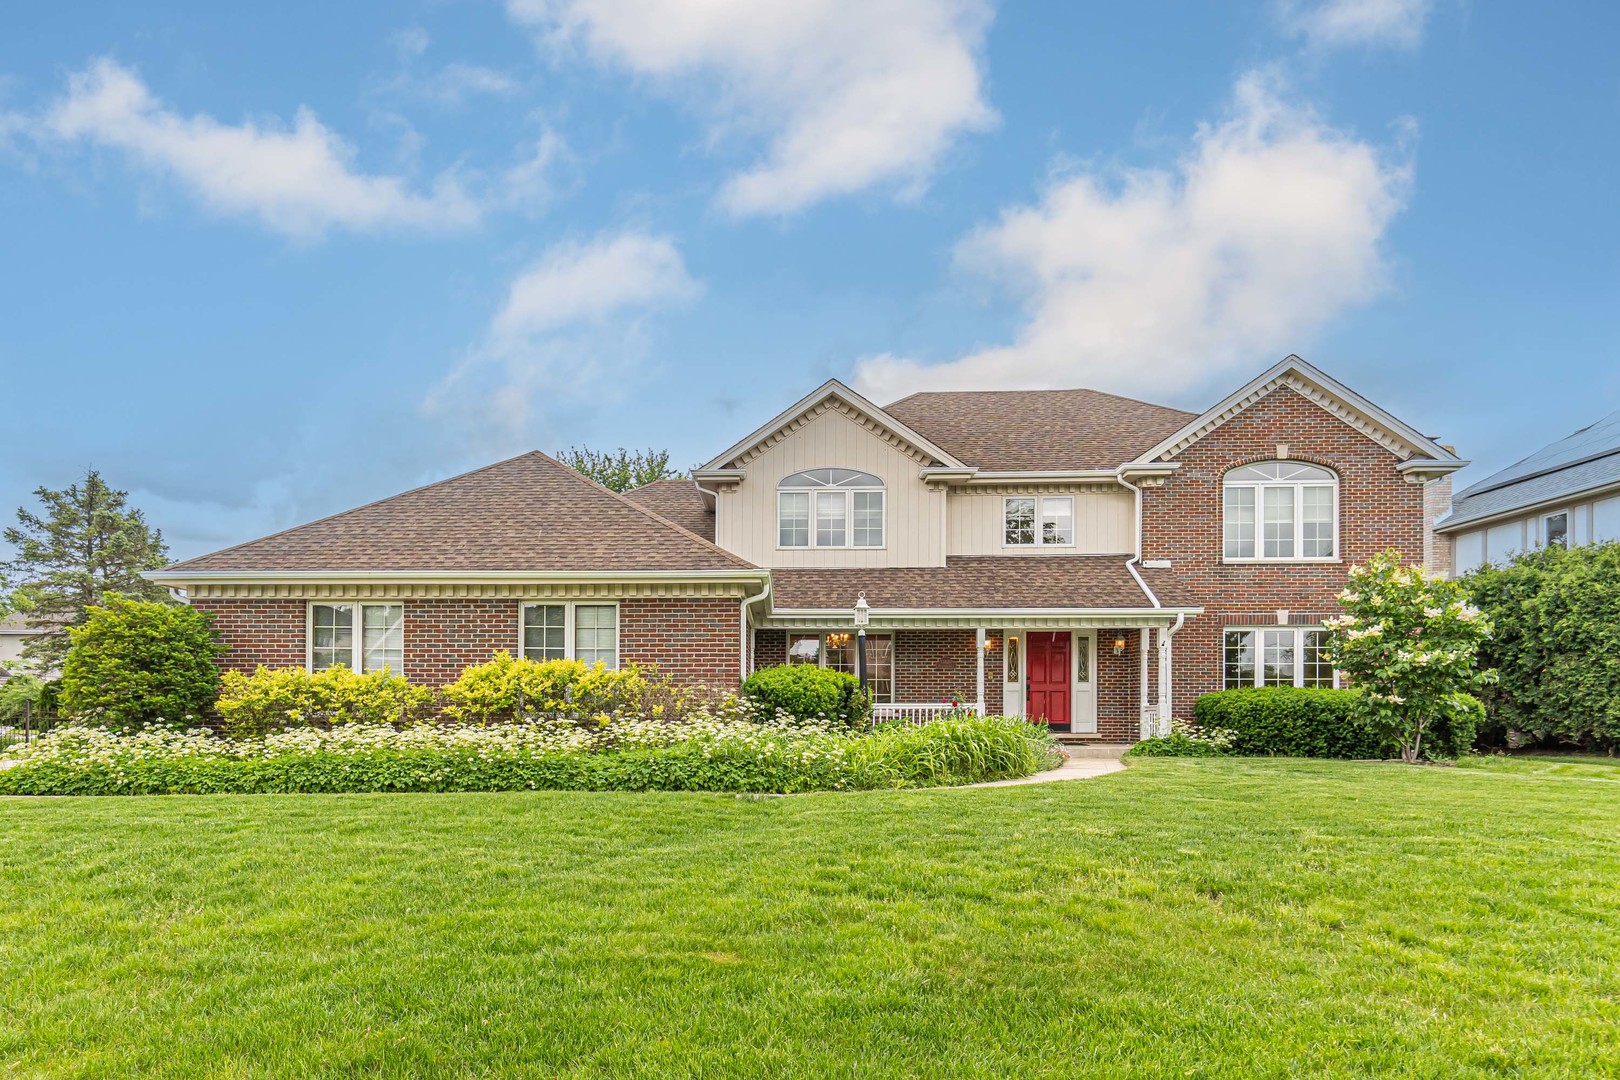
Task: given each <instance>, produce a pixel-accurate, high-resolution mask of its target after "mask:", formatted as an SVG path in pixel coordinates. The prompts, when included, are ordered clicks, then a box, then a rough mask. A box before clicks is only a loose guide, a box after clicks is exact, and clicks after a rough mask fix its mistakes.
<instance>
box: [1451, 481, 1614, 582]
mask: <svg viewBox="0 0 1620 1080" xmlns="http://www.w3.org/2000/svg"><path fill="white" fill-rule="evenodd" d="M1565 513H1567V514H1568V515H1569V543H1570V544H1571V545H1572V546H1577V545H1581V544H1594V543H1595V544H1601V543H1606V542H1608V541H1612V540H1620V495H1606V496H1604V497H1602V498H1598V499H1582V500H1579V501H1576V502H1571V503H1568V504H1566V505H1563V506H1551V507H1548V508H1546V509H1544V510H1537V511H1536V512H1535V513H1533V514H1523V515H1521V516H1519V517H1512V518H1506V519H1504V520H1502V521H1495V522H1492V523H1491V524H1489V525H1481V526H1478V527H1476V528H1472V529H1462V530H1459V531H1457V532H1454V533H1451V534H1449V539H1450V541H1451V558H1452V568H1453V570H1454V572H1455V573H1458V574H1466V573H1467V572H1468V571H1470V570H1472V569H1474V567H1476V566H1479V565H1480V564H1481V563H1485V562H1490V563H1496V564H1498V565H1500V564H1502V563H1505V562H1507V561H1509V560H1510V559H1512V557H1513V556H1514V554H1515V553H1517V552H1520V551H1527V550H1530V549H1533V548H1538V547H1540V546H1541V545H1542V544H1544V543H1546V531H1545V530H1546V519H1547V517H1548V515H1550V514H1565Z"/></svg>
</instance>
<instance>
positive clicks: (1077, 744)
mask: <svg viewBox="0 0 1620 1080" xmlns="http://www.w3.org/2000/svg"><path fill="white" fill-rule="evenodd" d="M1057 741H1058V745H1059V746H1061V747H1063V749H1064V750H1065V751H1066V752H1067V753H1068V755H1069V756H1070V757H1072V758H1117V757H1119V756H1120V755H1121V754H1123V753H1124V752H1125V751H1127V750H1129V749H1130V748H1131V744H1130V743H1115V742H1098V741H1097V737H1096V736H1095V735H1093V736H1090V737H1087V736H1084V735H1070V734H1068V733H1067V732H1061V733H1059V734H1058V735H1057Z"/></svg>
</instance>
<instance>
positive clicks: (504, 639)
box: [404, 597, 519, 686]
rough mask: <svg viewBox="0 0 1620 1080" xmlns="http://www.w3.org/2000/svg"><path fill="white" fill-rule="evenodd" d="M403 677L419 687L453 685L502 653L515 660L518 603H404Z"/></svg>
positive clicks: (460, 599)
mask: <svg viewBox="0 0 1620 1080" xmlns="http://www.w3.org/2000/svg"><path fill="white" fill-rule="evenodd" d="M404 603H405V677H406V678H408V679H410V680H411V682H414V683H421V684H423V685H424V686H443V685H445V684H446V683H452V682H455V681H456V678H457V677H458V676H459V675H460V674H461V672H462V671H463V669H465V668H469V667H471V666H473V665H474V664H482V663H484V662H485V661H486V660H489V659H490V658H491V657H493V656H494V655H495V654H496V653H498V652H500V651H501V650H502V649H504V650H506V651H507V652H509V653H511V654H512V655H514V656H516V655H518V649H519V644H518V601H516V600H481V599H472V598H466V597H454V598H449V599H443V598H434V599H431V600H406V601H405V602H404Z"/></svg>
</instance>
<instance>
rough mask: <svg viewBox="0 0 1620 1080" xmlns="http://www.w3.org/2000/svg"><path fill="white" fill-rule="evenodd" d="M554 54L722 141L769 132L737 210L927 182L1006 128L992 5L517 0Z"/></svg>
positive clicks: (510, 1)
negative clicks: (658, 100) (560, 51)
mask: <svg viewBox="0 0 1620 1080" xmlns="http://www.w3.org/2000/svg"><path fill="white" fill-rule="evenodd" d="M507 8H508V10H509V11H510V13H511V14H512V16H513V18H515V19H517V20H518V21H520V22H522V23H524V24H526V25H529V26H532V27H534V28H536V29H537V30H538V31H539V32H540V33H541V35H542V37H543V38H544V39H545V40H546V41H547V42H548V43H549V44H552V45H554V46H556V45H561V44H563V43H566V42H572V41H579V42H583V43H584V45H585V48H586V49H587V50H588V52H589V53H590V55H591V56H592V57H594V58H595V59H596V60H598V61H599V62H602V63H605V64H609V65H614V66H619V67H623V68H626V69H628V70H629V71H631V72H633V73H635V74H637V75H639V76H643V77H645V78H648V79H650V80H653V81H654V82H656V83H657V84H658V85H660V86H661V87H663V88H665V89H669V90H672V91H674V92H676V93H678V94H680V95H681V96H683V97H684V98H685V99H686V100H689V101H691V102H694V103H695V104H696V105H697V107H698V108H699V109H700V110H701V111H702V112H703V113H704V114H705V115H706V116H707V117H708V119H709V121H710V122H711V125H712V127H711V132H712V134H713V135H714V136H715V137H716V138H721V137H725V136H728V135H731V134H735V133H743V134H748V135H756V136H763V137H764V138H765V139H766V140H767V142H768V149H767V150H766V152H765V154H764V157H763V159H762V160H761V161H759V162H758V163H757V164H755V165H754V166H752V167H751V168H749V169H748V170H747V171H745V172H742V173H740V174H738V175H735V176H732V177H731V178H730V179H729V180H728V181H727V182H726V184H725V186H724V188H723V190H722V191H721V194H720V201H721V204H722V205H723V206H724V207H725V208H726V209H727V210H729V211H730V212H732V213H734V214H737V215H741V216H746V215H754V214H785V213H791V212H794V211H797V210H801V209H803V208H805V207H807V206H809V205H811V204H813V203H816V202H818V201H820V200H822V199H825V198H828V197H831V196H836V195H843V194H849V193H851V192H856V191H861V190H863V189H866V188H868V187H871V186H873V185H875V184H881V183H895V184H899V185H901V186H902V187H906V188H910V189H915V188H916V187H918V186H919V185H921V184H922V183H923V182H925V181H926V180H927V178H928V176H929V174H930V173H931V172H932V170H933V169H934V167H935V166H936V164H937V163H938V161H939V159H940V158H941V157H942V156H943V155H944V154H945V152H946V151H947V150H948V149H949V148H950V147H951V145H952V143H953V142H954V141H955V139H956V138H957V137H958V136H959V135H961V134H963V133H965V132H969V131H975V130H982V129H984V128H987V127H989V126H990V125H992V124H993V123H994V122H995V120H996V116H995V113H994V112H993V110H992V109H991V108H990V106H989V105H988V104H986V102H985V101H984V98H983V95H982V85H981V84H982V81H983V73H982V70H981V57H980V53H981V47H982V44H983V39H984V32H985V30H986V28H987V27H988V25H989V22H990V15H991V12H990V6H989V3H988V2H987V0H507Z"/></svg>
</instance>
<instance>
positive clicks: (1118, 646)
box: [1114, 634, 1125, 656]
mask: <svg viewBox="0 0 1620 1080" xmlns="http://www.w3.org/2000/svg"><path fill="white" fill-rule="evenodd" d="M1114 655H1115V656H1124V655H1125V635H1124V634H1121V635H1120V636H1119V637H1117V638H1115V639H1114Z"/></svg>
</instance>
